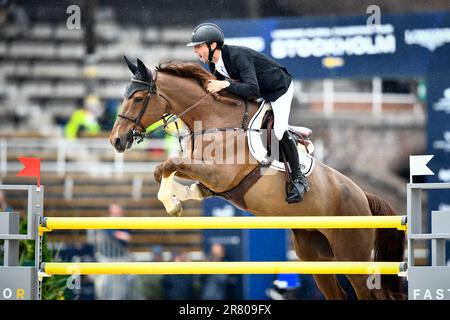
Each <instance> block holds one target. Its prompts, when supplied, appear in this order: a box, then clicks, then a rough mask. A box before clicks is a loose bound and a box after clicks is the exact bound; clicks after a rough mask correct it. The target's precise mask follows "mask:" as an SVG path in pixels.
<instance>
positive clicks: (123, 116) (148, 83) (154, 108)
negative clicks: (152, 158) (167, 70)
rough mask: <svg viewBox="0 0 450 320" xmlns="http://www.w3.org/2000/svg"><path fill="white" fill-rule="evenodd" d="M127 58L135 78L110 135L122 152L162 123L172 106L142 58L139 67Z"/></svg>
mask: <svg viewBox="0 0 450 320" xmlns="http://www.w3.org/2000/svg"><path fill="white" fill-rule="evenodd" d="M124 58H125V61H126V62H127V64H128V68H130V71H131V72H132V73H133V78H132V79H131V82H130V83H129V84H128V86H127V88H126V90H125V96H124V99H123V102H122V107H121V110H120V113H119V115H118V117H117V119H116V122H115V123H114V127H113V129H112V131H111V134H110V136H109V141H110V142H111V144H112V145H113V146H114V148H115V149H116V150H117V151H118V152H124V151H125V150H127V149H129V148H131V146H132V145H133V141H134V139H135V137H137V136H139V135H140V134H141V133H144V132H145V129H146V128H147V127H148V126H150V125H151V124H153V123H155V122H157V121H158V120H160V119H161V117H162V116H163V115H164V113H165V111H166V110H167V106H168V101H167V100H166V99H164V98H163V97H162V96H161V95H160V94H157V92H156V71H151V70H149V69H147V67H146V66H145V65H144V63H143V62H142V61H141V60H139V59H137V65H136V64H134V63H132V62H131V61H130V60H129V59H128V58H127V57H124Z"/></svg>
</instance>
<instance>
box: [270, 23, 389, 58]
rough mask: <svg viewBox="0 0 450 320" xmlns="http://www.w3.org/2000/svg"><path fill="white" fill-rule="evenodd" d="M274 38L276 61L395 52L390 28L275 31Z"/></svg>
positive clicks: (273, 46)
mask: <svg viewBox="0 0 450 320" xmlns="http://www.w3.org/2000/svg"><path fill="white" fill-rule="evenodd" d="M271 36H272V39H273V40H272V43H271V54H272V56H273V57H274V58H276V59H285V58H296V57H300V58H308V57H326V56H345V55H358V56H359V55H365V54H368V55H374V54H393V53H395V50H396V39H395V36H394V27H393V26H392V25H390V24H385V25H355V26H345V27H333V28H326V27H318V28H296V29H276V30H273V31H272V33H271Z"/></svg>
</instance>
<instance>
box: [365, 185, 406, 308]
mask: <svg viewBox="0 0 450 320" xmlns="http://www.w3.org/2000/svg"><path fill="white" fill-rule="evenodd" d="M365 194H366V197H367V200H368V201H369V206H370V211H372V215H374V216H393V215H396V213H395V210H394V209H393V208H392V207H391V206H390V205H389V204H388V203H387V202H386V201H384V200H383V199H380V198H379V197H377V196H376V195H374V194H371V193H365ZM404 253H405V232H403V231H399V230H396V229H377V230H376V238H375V246H374V258H375V259H374V260H375V261H399V262H401V261H403V256H404ZM381 289H382V290H374V291H373V292H374V298H377V299H402V300H403V299H405V297H406V296H405V294H404V293H403V290H402V281H401V278H400V277H398V276H397V275H383V276H381Z"/></svg>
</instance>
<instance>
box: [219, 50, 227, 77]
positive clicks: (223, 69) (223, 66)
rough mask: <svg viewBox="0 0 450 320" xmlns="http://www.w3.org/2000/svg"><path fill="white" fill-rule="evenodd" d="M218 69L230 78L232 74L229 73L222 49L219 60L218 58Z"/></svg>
mask: <svg viewBox="0 0 450 320" xmlns="http://www.w3.org/2000/svg"><path fill="white" fill-rule="evenodd" d="M216 70H217V71H218V72H220V73H221V74H222V75H224V76H225V77H227V78H230V75H229V74H228V71H227V69H226V68H225V64H224V62H223V59H222V51H220V55H219V60H217V63H216Z"/></svg>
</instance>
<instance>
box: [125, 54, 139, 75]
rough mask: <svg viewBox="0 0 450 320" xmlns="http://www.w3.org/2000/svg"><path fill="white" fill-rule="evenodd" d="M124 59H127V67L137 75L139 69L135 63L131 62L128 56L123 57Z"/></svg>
mask: <svg viewBox="0 0 450 320" xmlns="http://www.w3.org/2000/svg"><path fill="white" fill-rule="evenodd" d="M123 58H124V59H125V61H126V63H127V65H128V68H129V69H130V71H131V72H132V73H133V74H136V72H137V71H138V67H137V66H136V65H135V64H134V63H133V62H131V61H130V59H128V58H127V57H126V56H123Z"/></svg>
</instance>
